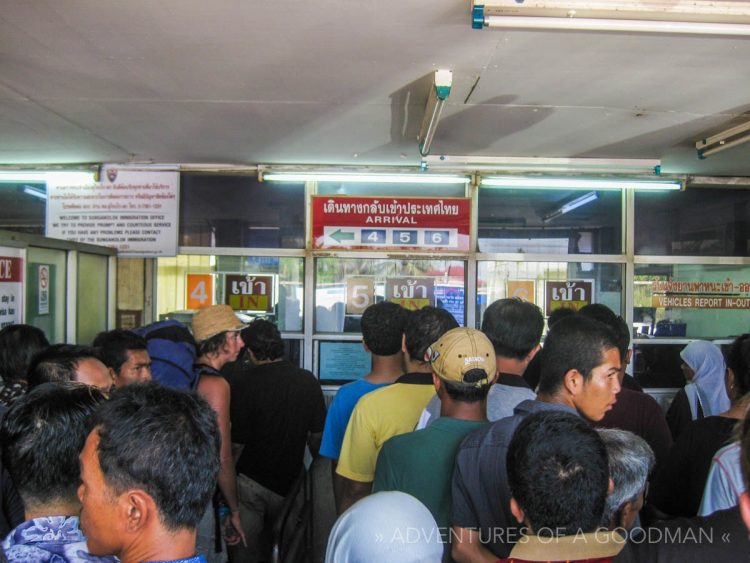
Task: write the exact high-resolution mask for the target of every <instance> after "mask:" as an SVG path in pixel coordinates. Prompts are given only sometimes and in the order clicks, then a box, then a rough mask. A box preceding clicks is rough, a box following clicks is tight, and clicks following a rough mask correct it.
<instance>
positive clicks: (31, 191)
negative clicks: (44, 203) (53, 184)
mask: <svg viewBox="0 0 750 563" xmlns="http://www.w3.org/2000/svg"><path fill="white" fill-rule="evenodd" d="M23 193H25V194H27V195H30V196H34V197H38V198H39V199H47V192H45V191H43V190H41V189H39V188H35V187H34V186H24V187H23Z"/></svg>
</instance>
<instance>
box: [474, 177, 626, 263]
mask: <svg viewBox="0 0 750 563" xmlns="http://www.w3.org/2000/svg"><path fill="white" fill-rule="evenodd" d="M621 208H622V197H621V194H620V191H619V190H616V191H601V190H600V191H591V190H529V189H523V190H521V189H497V188H489V187H487V188H482V189H480V190H479V252H498V253H499V252H522V253H544V254H620V253H621V252H622V234H621V233H622V226H621V218H622V215H621Z"/></svg>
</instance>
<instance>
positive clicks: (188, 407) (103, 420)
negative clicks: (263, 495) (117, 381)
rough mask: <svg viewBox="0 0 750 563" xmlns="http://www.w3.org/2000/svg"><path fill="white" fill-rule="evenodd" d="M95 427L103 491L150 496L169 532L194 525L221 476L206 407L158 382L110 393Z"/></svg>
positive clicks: (213, 416) (192, 395)
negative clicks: (105, 488)
mask: <svg viewBox="0 0 750 563" xmlns="http://www.w3.org/2000/svg"><path fill="white" fill-rule="evenodd" d="M95 423H96V425H97V429H98V431H99V452H98V454H99V465H100V466H101V470H102V473H103V475H104V479H105V481H106V483H107V486H108V487H110V488H112V489H113V490H114V492H115V494H121V493H122V492H123V491H125V490H127V489H129V488H139V489H142V490H143V491H145V492H146V493H148V494H149V495H150V496H151V498H153V499H154V502H155V503H156V506H157V508H158V510H159V513H160V517H161V520H162V522H163V523H164V525H165V526H166V527H167V528H169V529H171V530H176V529H178V528H194V527H195V526H197V525H198V522H199V521H200V519H201V517H202V516H203V513H204V512H205V510H206V506H207V505H208V502H209V501H210V500H211V495H212V494H213V492H214V489H215V488H216V479H217V476H218V473H219V443H220V438H219V428H218V425H217V422H216V413H215V412H214V411H213V409H212V408H211V407H210V406H209V405H208V403H206V401H205V400H203V399H202V398H201V397H199V396H198V395H197V394H196V393H192V392H187V391H180V390H177V389H171V388H169V387H163V386H161V385H159V384H157V383H151V382H149V383H143V384H137V385H128V386H126V387H122V388H120V389H117V390H116V391H115V392H114V393H112V398H111V399H110V400H109V401H107V402H106V403H105V404H104V405H102V407H101V408H100V410H99V411H98V413H97V416H96V418H95Z"/></svg>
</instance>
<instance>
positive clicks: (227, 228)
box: [179, 174, 305, 248]
mask: <svg viewBox="0 0 750 563" xmlns="http://www.w3.org/2000/svg"><path fill="white" fill-rule="evenodd" d="M304 225H305V186H304V184H301V183H300V184H286V183H276V182H274V183H261V182H259V181H258V179H257V178H255V177H248V176H226V175H224V176H217V175H206V174H182V175H181V176H180V238H179V241H180V246H209V247H234V248H236V247H241V248H304V246H305V229H304Z"/></svg>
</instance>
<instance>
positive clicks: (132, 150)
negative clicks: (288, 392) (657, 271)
mask: <svg viewBox="0 0 750 563" xmlns="http://www.w3.org/2000/svg"><path fill="white" fill-rule="evenodd" d="M438 68H447V69H451V70H453V89H452V92H451V95H450V97H449V99H448V103H447V105H446V108H445V110H444V112H443V116H442V119H441V121H440V124H439V127H438V130H437V134H436V136H435V139H434V142H433V144H432V151H431V152H432V154H451V155H485V156H514V157H598V158H660V159H662V165H663V170H664V171H665V172H669V173H680V174H706V175H732V176H745V175H746V176H750V143H747V144H745V145H742V146H739V147H735V148H733V149H729V150H726V151H724V152H722V153H719V154H716V155H714V156H711V157H709V158H707V159H705V160H699V159H698V158H697V157H696V154H695V149H694V143H695V141H696V140H697V139H698V138H701V137H702V136H705V135H707V134H710V133H714V132H717V131H719V130H722V129H725V128H727V127H729V126H730V125H733V124H736V123H739V122H743V121H746V120H748V119H749V118H748V117H747V116H744V114H746V112H750V38H736V37H706V36H666V35H645V34H642V35H637V34H628V33H615V32H598V33H584V32H564V31H500V30H496V29H484V30H473V29H472V28H471V21H470V6H469V2H468V0H410V1H404V0H303V1H301V0H286V1H285V2H279V1H278V0H273V1H272V0H243V1H237V0H224V1H223V2H216V3H209V2H205V1H203V0H181V1H179V2H178V1H176V0H148V1H145V0H127V1H123V2H107V1H104V2H91V1H88V0H48V1H44V0H32V1H30V0H0V163H2V164H16V163H77V162H149V161H153V162H159V163H173V162H179V163H227V164H255V163H263V164H274V163H295V164H306V163H320V164H354V165H358V164H359V165H366V164H367V165H369V164H396V165H401V166H410V165H417V164H418V163H419V161H420V155H419V150H418V147H417V142H416V136H417V132H418V130H419V126H420V124H421V120H422V117H423V113H424V108H425V102H426V99H427V95H428V92H429V88H430V86H431V82H432V73H433V71H434V70H436V69H438ZM743 116H744V117H743Z"/></svg>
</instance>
